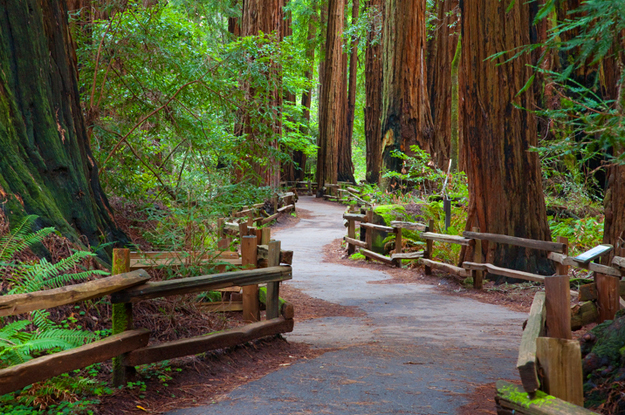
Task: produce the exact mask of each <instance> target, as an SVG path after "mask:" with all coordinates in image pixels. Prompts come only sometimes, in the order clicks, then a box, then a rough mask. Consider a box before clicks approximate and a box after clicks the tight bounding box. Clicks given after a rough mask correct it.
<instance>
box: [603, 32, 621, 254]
mask: <svg viewBox="0 0 625 415" xmlns="http://www.w3.org/2000/svg"><path fill="white" fill-rule="evenodd" d="M616 37H617V41H616V42H615V45H614V46H613V47H612V50H611V53H610V54H608V56H607V57H605V58H604V60H603V63H602V66H603V71H602V73H603V78H602V84H603V95H604V97H605V99H608V100H612V101H613V102H614V105H615V106H616V108H617V109H619V110H620V112H621V114H623V113H624V112H625V85H624V80H625V31H623V32H622V33H620V34H618V35H617V36H616ZM612 151H613V153H614V155H615V156H621V155H623V153H625V148H623V146H618V145H617V146H615V147H614V148H613V150H612ZM624 197H625V165H622V164H615V165H612V166H610V167H608V171H607V183H606V192H605V196H604V198H603V206H604V210H605V222H604V226H603V243H607V244H611V245H613V246H614V247H615V248H616V249H615V252H614V254H616V255H620V256H621V255H625V204H624V203H623V200H625V199H623V198H624ZM609 259H611V258H609Z"/></svg>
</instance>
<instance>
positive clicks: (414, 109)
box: [382, 0, 434, 171]
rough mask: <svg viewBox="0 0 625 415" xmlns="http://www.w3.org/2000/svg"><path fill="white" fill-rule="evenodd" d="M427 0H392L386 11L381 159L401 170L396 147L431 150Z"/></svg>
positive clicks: (388, 166) (408, 151) (408, 150)
mask: <svg viewBox="0 0 625 415" xmlns="http://www.w3.org/2000/svg"><path fill="white" fill-rule="evenodd" d="M425 8H426V1H425V0H389V1H388V2H387V3H386V9H385V12H384V29H385V31H384V55H383V65H384V68H383V101H382V137H383V140H382V163H383V165H384V169H385V170H387V171H399V170H401V160H400V159H398V158H396V157H392V151H393V150H401V151H402V152H404V153H407V154H410V153H411V152H410V146H411V145H418V146H419V147H420V148H422V149H424V150H425V151H427V152H428V153H430V154H432V153H433V149H434V146H433V143H432V136H433V126H432V114H431V112H430V103H429V97H428V93H427V86H426V83H427V77H426V64H425V52H426V34H425Z"/></svg>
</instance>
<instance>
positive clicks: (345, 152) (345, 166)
mask: <svg viewBox="0 0 625 415" xmlns="http://www.w3.org/2000/svg"><path fill="white" fill-rule="evenodd" d="M359 9H360V2H359V1H358V0H352V24H356V22H357V21H358V12H359ZM350 46H351V53H350V56H349V86H347V85H345V90H347V88H349V90H348V92H347V95H346V101H345V105H346V107H345V114H346V122H345V132H344V134H343V140H342V142H341V145H340V146H339V147H340V148H339V172H338V179H339V181H344V182H352V183H356V180H355V179H354V162H353V161H352V142H353V138H354V117H355V115H356V114H355V111H356V87H357V85H356V83H357V82H356V81H357V79H358V39H357V38H354V39H353V40H352V42H351V45H350ZM343 60H344V61H345V63H347V55H346V54H343ZM345 66H346V65H344V69H345V72H344V74H347V68H346V67H345Z"/></svg>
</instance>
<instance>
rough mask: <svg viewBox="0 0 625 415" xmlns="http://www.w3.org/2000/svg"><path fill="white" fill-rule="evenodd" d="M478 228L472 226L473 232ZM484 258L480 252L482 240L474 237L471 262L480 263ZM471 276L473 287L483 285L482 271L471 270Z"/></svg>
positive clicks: (478, 288) (476, 287) (478, 287)
mask: <svg viewBox="0 0 625 415" xmlns="http://www.w3.org/2000/svg"><path fill="white" fill-rule="evenodd" d="M479 231H480V228H473V232H479ZM483 260H484V258H483V253H482V241H481V240H480V239H475V245H473V262H476V263H482V261H483ZM471 277H472V278H473V288H475V289H477V290H481V289H482V287H483V286H484V271H475V270H471Z"/></svg>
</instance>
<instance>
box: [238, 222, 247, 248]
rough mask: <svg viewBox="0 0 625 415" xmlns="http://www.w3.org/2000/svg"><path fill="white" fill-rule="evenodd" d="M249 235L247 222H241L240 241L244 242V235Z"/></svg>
mask: <svg viewBox="0 0 625 415" xmlns="http://www.w3.org/2000/svg"><path fill="white" fill-rule="evenodd" d="M244 236H247V222H240V223H239V243H240V244H243V237H244Z"/></svg>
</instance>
